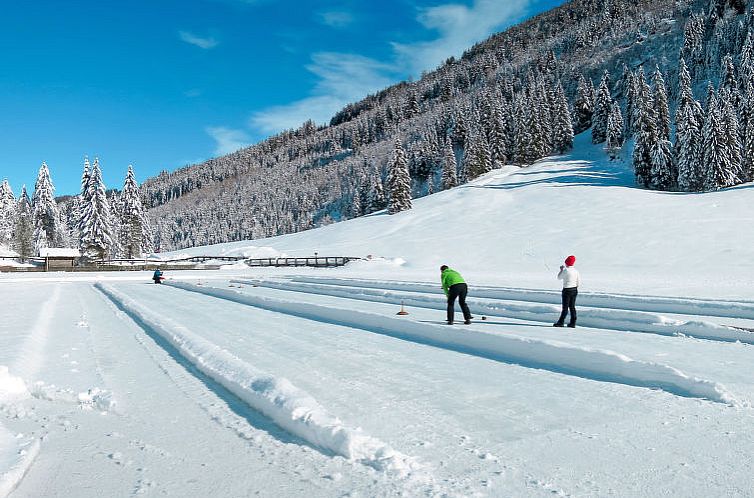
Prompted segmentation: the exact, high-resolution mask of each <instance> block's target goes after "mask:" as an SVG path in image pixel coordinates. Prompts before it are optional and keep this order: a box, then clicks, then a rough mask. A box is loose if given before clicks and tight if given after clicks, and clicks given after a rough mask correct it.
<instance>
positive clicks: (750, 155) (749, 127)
mask: <svg viewBox="0 0 754 498" xmlns="http://www.w3.org/2000/svg"><path fill="white" fill-rule="evenodd" d="M746 93H747V95H748V97H747V101H748V102H750V103H751V105H754V84H753V83H752V82H751V81H749V83H748V84H747V92H746ZM747 107H748V108H749V112H748V113H746V115H745V119H746V133H745V136H744V149H743V158H742V160H743V167H742V169H743V178H742V179H743V180H744V181H752V180H754V112H752V109H751V106H747Z"/></svg>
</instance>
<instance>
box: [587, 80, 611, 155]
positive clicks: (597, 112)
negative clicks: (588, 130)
mask: <svg viewBox="0 0 754 498" xmlns="http://www.w3.org/2000/svg"><path fill="white" fill-rule="evenodd" d="M611 107H612V97H611V96H610V75H609V74H608V72H607V71H605V74H604V75H603V76H602V82H601V83H600V87H599V90H598V91H597V101H596V102H595V103H594V114H593V115H592V143H594V144H601V143H603V142H604V141H605V140H606V139H607V120H608V117H609V116H610V109H611Z"/></svg>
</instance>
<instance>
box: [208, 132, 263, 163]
mask: <svg viewBox="0 0 754 498" xmlns="http://www.w3.org/2000/svg"><path fill="white" fill-rule="evenodd" d="M205 131H206V132H207V133H208V134H209V136H211V137H212V138H213V139H214V140H215V154H217V155H218V156H222V155H225V154H230V153H231V152H235V151H237V150H238V149H243V148H244V147H248V146H249V145H251V144H252V140H251V137H250V136H249V135H248V134H247V133H246V132H245V131H243V130H234V129H233V128H226V127H224V126H209V127H207V128H205Z"/></svg>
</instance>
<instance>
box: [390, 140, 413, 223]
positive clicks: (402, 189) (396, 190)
mask: <svg viewBox="0 0 754 498" xmlns="http://www.w3.org/2000/svg"><path fill="white" fill-rule="evenodd" d="M388 190H389V192H390V196H389V200H388V214H396V213H399V212H401V211H405V210H407V209H411V177H410V176H409V174H408V160H407V159H406V152H405V151H404V150H403V144H402V143H401V139H400V138H397V139H396V140H395V149H394V150H393V159H392V161H390V169H389V170H388Z"/></svg>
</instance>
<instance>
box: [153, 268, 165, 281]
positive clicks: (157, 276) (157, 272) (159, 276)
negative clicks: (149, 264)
mask: <svg viewBox="0 0 754 498" xmlns="http://www.w3.org/2000/svg"><path fill="white" fill-rule="evenodd" d="M152 280H154V283H156V284H161V283H162V281H163V280H165V277H163V276H162V271H161V270H160V269H159V268H157V269H156V270H155V271H154V274H153V275H152Z"/></svg>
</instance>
